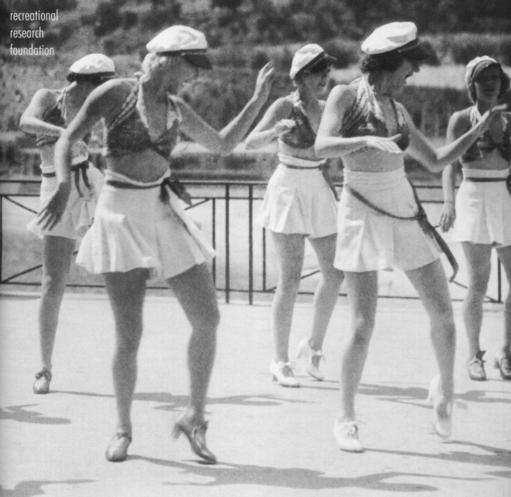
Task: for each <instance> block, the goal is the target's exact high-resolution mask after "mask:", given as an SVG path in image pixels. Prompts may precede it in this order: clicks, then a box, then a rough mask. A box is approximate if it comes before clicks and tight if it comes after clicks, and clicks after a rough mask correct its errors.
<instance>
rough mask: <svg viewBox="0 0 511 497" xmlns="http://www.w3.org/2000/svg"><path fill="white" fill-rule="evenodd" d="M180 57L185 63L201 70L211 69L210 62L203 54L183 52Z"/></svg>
mask: <svg viewBox="0 0 511 497" xmlns="http://www.w3.org/2000/svg"><path fill="white" fill-rule="evenodd" d="M182 56H183V57H184V59H185V60H186V61H187V62H189V63H190V64H192V65H193V66H196V67H200V68H201V69H211V67H212V66H211V61H210V60H209V58H208V56H207V55H206V54H205V53H193V52H189V53H187V52H184V53H183V54H182Z"/></svg>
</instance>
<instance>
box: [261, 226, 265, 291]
mask: <svg viewBox="0 0 511 497" xmlns="http://www.w3.org/2000/svg"><path fill="white" fill-rule="evenodd" d="M261 240H262V243H263V292H266V230H265V229H264V228H262V237H261Z"/></svg>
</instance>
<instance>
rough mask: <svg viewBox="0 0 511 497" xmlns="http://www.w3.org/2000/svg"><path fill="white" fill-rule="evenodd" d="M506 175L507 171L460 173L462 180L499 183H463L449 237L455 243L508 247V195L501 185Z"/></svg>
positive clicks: (510, 201)
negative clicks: (489, 180)
mask: <svg viewBox="0 0 511 497" xmlns="http://www.w3.org/2000/svg"><path fill="white" fill-rule="evenodd" d="M508 174H509V170H507V169H504V170H479V169H463V175H464V177H465V178H466V177H467V176H468V177H474V178H492V179H501V180H502V181H495V182H474V181H467V180H466V179H465V180H464V181H462V183H461V185H460V187H459V190H458V193H457V195H456V220H455V222H454V227H453V233H452V239H453V240H454V241H456V242H472V243H481V244H489V245H499V246H508V245H511V194H510V192H509V191H508V189H507V188H506V182H505V181H504V179H505V178H506V177H507V176H508Z"/></svg>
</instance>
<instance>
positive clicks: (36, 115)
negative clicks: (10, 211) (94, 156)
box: [20, 54, 115, 394]
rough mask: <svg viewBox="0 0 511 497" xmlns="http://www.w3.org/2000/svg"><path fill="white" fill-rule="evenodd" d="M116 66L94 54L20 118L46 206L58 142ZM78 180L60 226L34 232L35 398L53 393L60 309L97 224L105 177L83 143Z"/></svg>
mask: <svg viewBox="0 0 511 497" xmlns="http://www.w3.org/2000/svg"><path fill="white" fill-rule="evenodd" d="M114 71H115V68H114V63H113V61H112V60H111V59H109V58H108V57H105V56H104V55H102V54H89V55H86V56H85V57H82V58H81V59H79V60H77V61H76V62H75V63H74V64H72V65H71V67H70V68H69V74H68V76H67V80H68V81H69V83H70V84H69V85H68V86H66V87H65V88H64V89H61V90H51V89H46V88H43V89H41V90H39V91H38V92H37V93H36V94H35V95H34V96H33V97H32V100H31V101H30V104H29V105H28V107H27V109H26V110H25V112H23V114H22V116H21V119H20V128H21V129H22V130H23V131H25V132H27V133H30V134H34V135H36V145H37V147H38V149H39V154H40V156H41V171H42V182H41V194H40V203H41V206H44V205H45V204H46V202H47V201H48V200H49V199H50V198H51V196H52V195H53V194H54V193H55V191H56V189H57V179H56V177H55V167H54V164H55V143H56V142H57V140H58V138H59V137H60V136H61V135H62V133H63V132H64V128H65V127H66V125H67V124H69V122H70V121H71V120H72V119H73V117H74V116H75V115H76V113H77V112H78V109H79V108H80V107H81V105H82V104H83V102H84V101H85V99H86V98H87V96H88V95H89V94H90V93H91V92H92V90H94V89H95V88H96V87H97V86H99V85H100V84H102V83H104V82H105V81H107V80H108V79H109V78H111V77H112V76H113V75H114ZM71 154H72V159H71V169H72V171H73V175H74V179H73V182H72V184H71V185H70V194H69V202H68V204H67V207H66V210H65V211H64V213H63V214H62V216H61V218H60V220H59V222H58V223H56V224H55V225H54V226H52V227H51V229H43V230H41V229H40V227H39V226H38V224H37V220H34V221H33V222H31V223H30V224H29V226H28V228H29V229H30V230H31V231H32V232H34V233H36V234H37V235H39V236H40V237H41V238H42V240H43V277H42V285H41V300H40V302H39V340H40V348H41V369H40V370H39V371H38V372H37V374H36V376H35V382H34V385H33V390H34V393H37V394H45V393H48V392H49V391H50V381H51V379H52V356H53V348H54V345H55V335H56V331H57V323H58V317H59V311H60V306H61V303H62V297H63V296H64V290H65V287H66V280H67V277H68V274H69V269H70V266H71V258H72V254H73V250H74V248H75V245H76V241H77V239H79V238H80V237H81V236H83V235H84V233H85V231H86V230H87V228H88V227H89V226H90V224H91V223H92V218H93V214H94V209H95V204H96V198H97V195H98V194H99V190H100V189H101V184H102V175H101V173H100V172H99V171H98V170H97V169H95V168H94V167H89V160H88V157H89V153H88V151H87V146H86V145H85V143H84V142H83V141H80V142H77V143H76V144H75V145H74V146H73V148H72V151H71Z"/></svg>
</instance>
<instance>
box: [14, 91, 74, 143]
mask: <svg viewBox="0 0 511 497" xmlns="http://www.w3.org/2000/svg"><path fill="white" fill-rule="evenodd" d="M56 103H57V101H56V99H55V92H54V91H51V90H46V89H42V90H38V91H37V92H36V93H35V95H34V96H33V97H32V100H31V101H30V103H29V104H28V107H27V108H26V109H25V111H24V112H23V114H22V115H21V118H20V128H21V129H22V130H23V131H25V132H26V133H31V134H34V135H45V136H60V135H61V134H62V132H63V131H64V128H61V127H60V126H55V125H54V124H50V123H47V122H45V121H43V116H44V113H45V112H46V110H48V109H51V108H52V107H53V106H54V105H55V104H56Z"/></svg>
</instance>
